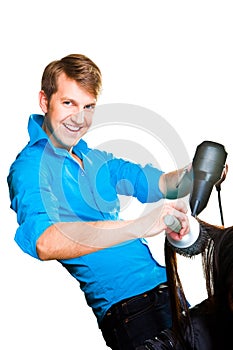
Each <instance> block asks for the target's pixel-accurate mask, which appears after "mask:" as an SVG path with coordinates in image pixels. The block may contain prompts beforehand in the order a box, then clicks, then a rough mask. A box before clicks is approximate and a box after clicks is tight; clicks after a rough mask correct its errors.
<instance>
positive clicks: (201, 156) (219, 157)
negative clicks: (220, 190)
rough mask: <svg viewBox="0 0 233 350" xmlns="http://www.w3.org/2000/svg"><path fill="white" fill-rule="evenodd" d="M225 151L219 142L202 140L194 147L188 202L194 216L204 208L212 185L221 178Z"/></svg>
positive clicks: (225, 155) (225, 156)
mask: <svg viewBox="0 0 233 350" xmlns="http://www.w3.org/2000/svg"><path fill="white" fill-rule="evenodd" d="M226 158H227V152H226V151H225V148H224V146H223V145H221V144H220V143H216V142H212V141H204V142H202V143H201V144H200V145H199V146H198V147H197V149H196V153H195V155H194V158H193V162H192V170H193V188H192V191H191V194H190V199H189V204H190V209H191V214H192V215H193V216H194V217H195V216H197V215H198V214H200V213H201V212H202V210H203V209H205V207H206V205H207V203H208V201H209V198H210V195H211V192H212V189H213V187H214V185H215V184H216V183H217V182H218V181H219V180H220V179H221V175H222V172H223V169H224V166H225V161H226Z"/></svg>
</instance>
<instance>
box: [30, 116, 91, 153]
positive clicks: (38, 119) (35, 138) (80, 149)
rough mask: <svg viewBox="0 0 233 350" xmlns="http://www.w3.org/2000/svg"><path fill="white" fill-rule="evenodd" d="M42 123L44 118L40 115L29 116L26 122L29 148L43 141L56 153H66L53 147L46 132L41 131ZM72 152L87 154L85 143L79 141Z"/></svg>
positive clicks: (81, 140)
mask: <svg viewBox="0 0 233 350" xmlns="http://www.w3.org/2000/svg"><path fill="white" fill-rule="evenodd" d="M43 122H44V116H43V115H41V114H31V115H30V117H29V121H28V133H29V137H30V141H29V144H30V146H33V145H35V144H36V143H37V142H39V141H42V140H45V141H46V142H49V144H50V146H51V148H52V149H54V151H55V152H56V153H64V151H65V152H67V151H66V150H64V149H62V148H57V147H54V146H53V144H52V143H51V141H50V140H49V137H48V135H47V134H46V132H45V131H44V130H43V129H42V125H43ZM73 149H74V151H75V153H76V154H78V153H87V151H88V147H87V143H86V142H85V141H84V140H83V139H80V140H79V142H78V143H77V145H75V146H74V148H73Z"/></svg>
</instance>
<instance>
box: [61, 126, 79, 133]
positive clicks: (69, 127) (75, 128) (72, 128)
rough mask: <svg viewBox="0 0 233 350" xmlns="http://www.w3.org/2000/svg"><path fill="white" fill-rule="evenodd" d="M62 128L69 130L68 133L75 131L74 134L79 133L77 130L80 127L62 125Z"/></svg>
mask: <svg viewBox="0 0 233 350" xmlns="http://www.w3.org/2000/svg"><path fill="white" fill-rule="evenodd" d="M64 126H65V127H66V128H67V129H68V130H70V131H75V132H77V131H79V129H80V127H78V126H74V125H71V124H64Z"/></svg>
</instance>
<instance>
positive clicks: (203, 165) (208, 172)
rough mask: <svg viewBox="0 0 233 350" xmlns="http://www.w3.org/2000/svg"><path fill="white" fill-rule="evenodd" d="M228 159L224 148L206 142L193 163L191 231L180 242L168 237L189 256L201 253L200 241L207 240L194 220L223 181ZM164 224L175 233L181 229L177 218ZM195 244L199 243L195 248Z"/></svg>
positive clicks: (199, 148)
mask: <svg viewBox="0 0 233 350" xmlns="http://www.w3.org/2000/svg"><path fill="white" fill-rule="evenodd" d="M226 158H227V152H226V151H225V148H224V146H223V145H221V144H219V143H216V142H212V141H204V142H202V143H201V144H200V145H199V146H198V147H197V149H196V152H195V155H194V158H193V162H192V171H193V187H192V191H191V193H190V198H189V204H190V209H191V215H192V216H193V218H192V217H191V220H190V225H191V230H190V232H189V234H188V235H186V236H184V237H183V239H182V240H180V241H175V240H172V239H171V238H170V237H169V236H167V238H168V240H169V242H170V243H171V244H172V245H173V246H175V247H177V248H187V254H190V255H192V254H197V253H199V252H200V251H199V250H200V246H201V245H200V241H201V239H202V240H204V239H205V238H199V224H198V223H197V221H196V220H194V218H195V217H196V216H197V215H198V214H200V213H201V212H202V210H203V209H205V207H206V205H207V203H208V201H209V198H210V195H211V192H212V189H213V187H214V185H215V184H216V183H217V182H218V181H219V180H220V179H221V175H222V173H223V169H224V166H225V161H226ZM164 222H165V224H166V225H167V226H168V227H169V228H170V229H171V230H172V231H174V232H179V231H180V229H181V224H180V222H179V220H178V219H177V218H176V217H175V216H172V215H167V216H165V218H164ZM195 242H198V243H197V244H196V246H195V247H194V245H195ZM189 247H190V248H189Z"/></svg>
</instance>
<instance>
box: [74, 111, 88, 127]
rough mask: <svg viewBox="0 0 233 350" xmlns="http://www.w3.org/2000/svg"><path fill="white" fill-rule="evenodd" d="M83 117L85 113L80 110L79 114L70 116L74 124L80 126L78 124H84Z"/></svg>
mask: <svg viewBox="0 0 233 350" xmlns="http://www.w3.org/2000/svg"><path fill="white" fill-rule="evenodd" d="M84 115H85V112H84V110H83V109H82V110H81V111H80V112H77V113H75V114H73V115H72V119H73V121H74V122H76V123H79V124H80V123H83V122H84Z"/></svg>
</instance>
